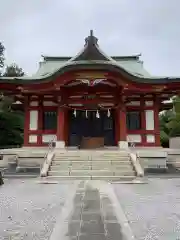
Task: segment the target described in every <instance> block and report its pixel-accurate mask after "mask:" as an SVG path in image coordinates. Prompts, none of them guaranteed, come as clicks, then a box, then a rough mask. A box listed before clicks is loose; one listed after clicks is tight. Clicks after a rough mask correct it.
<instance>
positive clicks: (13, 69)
mask: <svg viewBox="0 0 180 240" xmlns="http://www.w3.org/2000/svg"><path fill="white" fill-rule="evenodd" d="M22 76H24V72H23V70H22V68H20V67H18V65H17V64H15V63H13V64H11V65H9V66H7V67H6V69H5V73H4V77H22Z"/></svg>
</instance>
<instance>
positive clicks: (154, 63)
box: [0, 0, 180, 76]
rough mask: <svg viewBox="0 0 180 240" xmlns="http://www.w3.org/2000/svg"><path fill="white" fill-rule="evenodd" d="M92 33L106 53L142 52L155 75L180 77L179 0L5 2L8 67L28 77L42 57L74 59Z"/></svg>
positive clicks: (0, 19) (2, 27) (2, 21)
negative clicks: (14, 67)
mask: <svg viewBox="0 0 180 240" xmlns="http://www.w3.org/2000/svg"><path fill="white" fill-rule="evenodd" d="M90 29H93V30H94V34H95V35H96V36H97V37H98V39H99V45H100V47H101V49H103V51H104V52H106V54H108V55H131V54H136V53H142V57H141V59H142V60H143V61H144V66H145V68H146V69H147V70H148V71H149V72H150V73H151V74H154V75H168V76H178V75H179V76H180V0H88V1H87V0H16V1H14V0H1V5H0V41H2V42H3V44H4V46H5V48H6V59H7V63H12V62H16V63H17V64H18V65H19V66H21V67H22V68H23V69H24V71H25V72H26V73H28V74H32V73H34V72H35V71H36V70H37V67H38V62H39V60H40V59H41V54H44V55H55V56H61V55H63V56H69V55H70V56H74V55H75V54H76V53H77V52H79V51H80V50H81V48H82V47H83V45H84V38H85V37H86V36H87V35H88V34H89V30H90Z"/></svg>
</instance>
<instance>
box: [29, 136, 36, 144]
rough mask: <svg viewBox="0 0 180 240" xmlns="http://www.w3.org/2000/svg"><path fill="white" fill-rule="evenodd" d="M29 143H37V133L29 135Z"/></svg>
mask: <svg viewBox="0 0 180 240" xmlns="http://www.w3.org/2000/svg"><path fill="white" fill-rule="evenodd" d="M29 143H37V135H29Z"/></svg>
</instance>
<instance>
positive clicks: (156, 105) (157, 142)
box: [154, 96, 161, 147]
mask: <svg viewBox="0 0 180 240" xmlns="http://www.w3.org/2000/svg"><path fill="white" fill-rule="evenodd" d="M159 105H160V100H159V98H158V97H157V96H156V97H155V101H154V130H155V146H157V147H158V146H161V141H160V126H159Z"/></svg>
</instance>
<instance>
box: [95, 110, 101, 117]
mask: <svg viewBox="0 0 180 240" xmlns="http://www.w3.org/2000/svg"><path fill="white" fill-rule="evenodd" d="M96 118H100V116H99V112H98V110H97V111H96Z"/></svg>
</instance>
